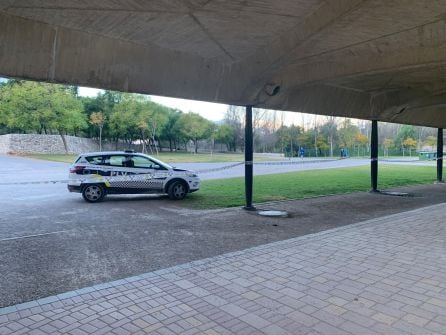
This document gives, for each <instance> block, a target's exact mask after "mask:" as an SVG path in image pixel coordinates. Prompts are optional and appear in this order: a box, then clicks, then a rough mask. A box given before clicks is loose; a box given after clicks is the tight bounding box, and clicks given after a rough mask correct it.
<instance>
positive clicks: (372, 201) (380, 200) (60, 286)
mask: <svg viewBox="0 0 446 335" xmlns="http://www.w3.org/2000/svg"><path fill="white" fill-rule="evenodd" d="M348 161H350V160H345V162H348ZM341 162H344V161H341ZM335 163H336V164H339V162H335ZM335 163H323V164H327V165H326V166H328V165H330V164H335ZM315 164H319V163H315ZM321 164H322V163H321ZM311 165H312V163H308V164H301V165H298V166H301V167H304V166H305V167H310V166H311ZM279 167H280V166H279ZM66 169H67V165H66V164H62V163H51V162H45V161H38V160H28V159H20V158H15V157H5V156H0V176H1V178H0V183H3V185H0V208H1V214H2V215H1V217H0V306H7V305H11V304H15V303H19V302H24V301H29V300H32V299H37V298H41V297H45V296H48V295H52V294H58V293H62V292H65V291H67V290H73V289H78V288H80V287H84V286H89V285H93V284H97V283H101V282H104V281H110V280H115V279H120V278H124V277H127V276H131V275H135V274H139V273H144V272H147V271H151V270H155V269H160V268H165V267H168V266H172V265H176V264H181V263H184V262H188V261H191V260H195V259H201V258H204V257H210V256H215V255H219V254H222V253H224V252H229V251H234V250H241V249H244V248H248V247H251V246H255V245H260V244H263V243H267V242H271V241H277V240H282V239H286V238H289V237H293V236H299V235H302V234H307V233H309V232H316V231H320V230H324V229H328V228H332V227H336V226H340V225H345V224H350V223H353V222H357V221H359V220H363V219H367V218H373V217H376V216H380V215H384V214H388V213H394V212H397V211H401V210H404V209H412V208H417V207H421V206H424V205H427V204H431V203H438V202H444V201H446V194H445V192H444V188H442V187H441V186H438V187H433V188H432V189H431V188H429V187H419V188H416V189H413V190H414V194H416V197H411V198H401V197H393V198H385V197H379V196H378V197H377V196H373V195H370V194H367V193H364V194H355V195H345V196H339V197H325V198H318V199H310V200H306V201H297V202H284V203H278V204H274V205H272V206H273V208H283V209H286V210H288V211H289V212H290V213H291V215H292V216H293V218H291V219H284V220H279V219H276V220H272V219H268V218H260V217H257V216H254V215H252V214H251V213H247V212H244V211H242V210H240V209H238V208H234V209H229V210H214V211H193V210H187V209H183V208H181V207H179V205H180V204H178V203H175V202H171V201H169V200H168V199H166V198H165V197H152V196H116V197H110V198H109V199H108V200H107V201H105V202H103V203H100V204H88V203H86V202H84V201H83V200H82V198H81V196H80V195H79V194H71V193H68V192H67V191H66V186H65V184H64V183H54V184H53V183H44V184H32V183H31V184H26V185H20V184H15V185H5V184H4V183H10V182H19V181H23V180H28V181H34V180H36V179H37V180H47V181H48V180H61V179H65V178H66ZM274 170H275V172H277V166H274ZM218 173H220V174H221V173H222V172H218ZM224 173H225V174H226V173H227V172H224ZM433 175H434V173H433ZM334 218H336V219H334Z"/></svg>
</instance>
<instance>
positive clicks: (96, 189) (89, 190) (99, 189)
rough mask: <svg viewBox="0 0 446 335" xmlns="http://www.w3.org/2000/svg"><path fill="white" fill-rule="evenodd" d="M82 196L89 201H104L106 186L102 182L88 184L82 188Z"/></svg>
mask: <svg viewBox="0 0 446 335" xmlns="http://www.w3.org/2000/svg"><path fill="white" fill-rule="evenodd" d="M82 196H83V197H84V199H85V201H88V202H99V201H102V200H103V199H104V197H105V188H104V186H102V185H100V184H91V185H86V186H85V187H84V188H83V190H82Z"/></svg>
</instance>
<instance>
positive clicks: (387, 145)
mask: <svg viewBox="0 0 446 335" xmlns="http://www.w3.org/2000/svg"><path fill="white" fill-rule="evenodd" d="M394 145H395V141H394V140H392V139H391V138H385V139H384V141H383V147H384V155H385V156H389V149H390V148H393V147H394Z"/></svg>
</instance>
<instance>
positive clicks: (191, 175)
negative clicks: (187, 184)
mask: <svg viewBox="0 0 446 335" xmlns="http://www.w3.org/2000/svg"><path fill="white" fill-rule="evenodd" d="M186 176H188V177H198V175H197V174H196V173H194V172H190V171H188V172H186Z"/></svg>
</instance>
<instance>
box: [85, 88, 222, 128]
mask: <svg viewBox="0 0 446 335" xmlns="http://www.w3.org/2000/svg"><path fill="white" fill-rule="evenodd" d="M100 91H101V90H97V89H94V88H88V87H79V95H81V96H91V97H94V96H96V95H97V94H98V93H99V92H100ZM150 98H151V99H152V101H154V102H157V103H159V104H161V105H164V106H168V107H171V108H177V109H179V110H181V111H183V112H186V113H187V112H194V113H198V114H200V115H201V116H203V117H205V118H206V119H208V120H212V121H220V120H222V119H223V117H224V114H225V112H226V110H227V109H228V105H223V104H215V103H210V102H202V101H196V100H184V99H175V98H167V97H160V96H156V95H151V96H150Z"/></svg>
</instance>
